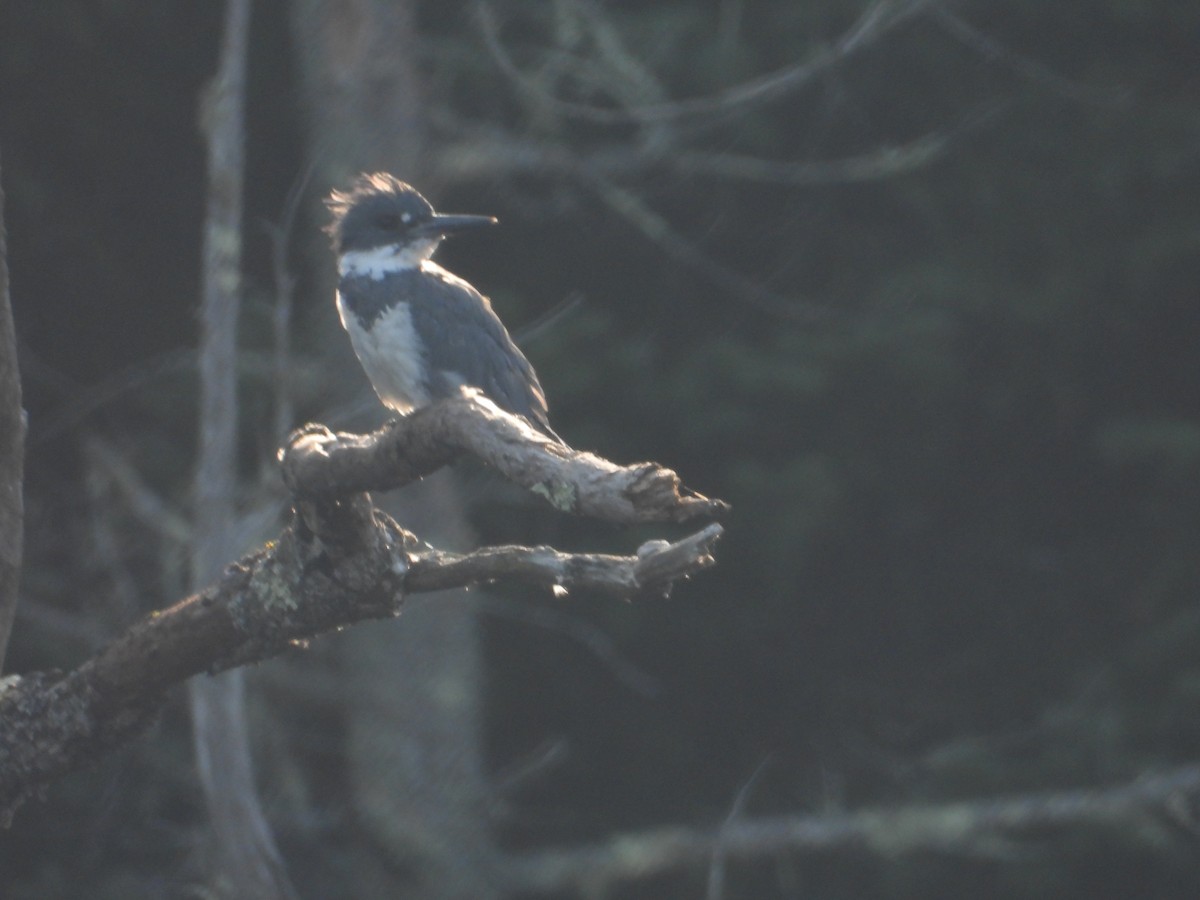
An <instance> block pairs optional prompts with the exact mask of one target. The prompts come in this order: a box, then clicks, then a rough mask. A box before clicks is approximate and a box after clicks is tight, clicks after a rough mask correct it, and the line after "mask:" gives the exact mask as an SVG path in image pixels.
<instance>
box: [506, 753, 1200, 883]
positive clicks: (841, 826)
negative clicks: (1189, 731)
mask: <svg viewBox="0 0 1200 900" xmlns="http://www.w3.org/2000/svg"><path fill="white" fill-rule="evenodd" d="M1198 793H1200V766H1196V765H1190V766H1184V767H1182V768H1178V769H1175V770H1173V771H1169V772H1165V773H1162V774H1160V775H1150V776H1145V777H1141V778H1138V779H1135V780H1133V781H1130V782H1127V783H1124V784H1119V785H1114V786H1111V787H1102V788H1083V789H1078V790H1070V791H1058V792H1050V793H1041V794H1024V795H1017V796H1014V797H1008V798H1005V799H1001V800H984V801H980V802H963V803H948V804H944V805H940V806H939V805H929V806H911V807H902V808H898V809H868V810H862V811H859V812H851V813H839V814H832V815H811V816H774V817H769V818H760V819H742V820H739V821H735V822H727V823H725V824H724V825H722V826H719V827H717V828H711V829H689V828H660V829H655V830H652V831H646V832H640V833H625V834H621V835H618V836H616V837H614V838H612V839H611V840H609V841H605V842H601V843H597V844H592V845H588V846H581V847H575V848H572V849H566V850H552V851H546V852H542V853H534V854H530V855H529V856H528V857H526V858H524V859H522V860H517V861H514V862H513V864H512V866H511V868H510V870H509V872H508V878H507V882H508V883H509V884H511V885H512V886H513V887H514V889H519V890H522V891H524V892H526V893H529V892H533V893H543V892H545V893H550V892H562V891H564V890H569V889H571V888H574V887H577V886H579V885H588V886H589V887H592V888H604V887H607V886H609V885H614V884H617V883H620V882H630V881H638V880H643V879H646V878H650V877H653V876H656V875H661V874H662V873H664V872H667V871H670V870H673V869H679V868H682V867H685V866H697V865H702V864H703V863H704V862H705V861H706V860H708V859H710V858H711V857H712V856H713V854H715V853H718V852H719V853H722V854H724V855H725V856H728V857H741V858H751V857H759V856H770V855H774V854H778V853H787V852H791V853H809V854H821V853H832V852H835V851H839V850H848V849H853V850H856V851H859V852H862V851H866V852H868V853H872V854H876V855H879V856H883V857H886V858H889V859H894V858H896V857H901V856H905V855H907V854H912V853H917V852H921V851H936V852H940V853H957V854H962V855H967V856H983V857H986V858H992V857H994V856H995V853H996V847H997V845H998V843H999V842H1002V841H1007V840H1011V839H1013V838H1019V837H1021V836H1025V835H1028V836H1029V837H1030V838H1032V839H1036V838H1037V837H1038V836H1040V835H1043V834H1044V832H1045V831H1047V830H1050V829H1058V828H1076V829H1078V828H1082V827H1086V826H1092V827H1098V828H1105V827H1107V828H1111V829H1113V830H1114V831H1117V830H1119V831H1120V833H1121V834H1122V835H1124V836H1125V837H1126V839H1129V840H1140V841H1141V842H1144V843H1147V844H1161V842H1162V840H1163V838H1164V833H1168V834H1169V833H1170V829H1169V827H1168V826H1169V823H1170V822H1171V821H1172V820H1178V821H1186V820H1187V819H1188V814H1187V813H1186V809H1187V808H1188V805H1189V803H1190V802H1191V801H1192V800H1194V798H1195V796H1196V795H1197V794H1198Z"/></svg>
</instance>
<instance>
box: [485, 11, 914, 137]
mask: <svg viewBox="0 0 1200 900" xmlns="http://www.w3.org/2000/svg"><path fill="white" fill-rule="evenodd" d="M934 2H935V0H879V2H876V3H874V4H872V5H871V6H869V7H868V8H867V10H866V11H865V12H864V13H863V14H862V16H861V17H860V18H859V20H858V21H857V22H855V23H854V25H853V26H851V28H850V29H849V30H848V31H846V33H845V34H843V35H842V36H841V37H840V38H838V40H836V41H835V42H834V43H833V44H831V45H830V46H828V47H825V48H823V49H821V50H819V51H818V52H817V53H815V54H814V55H813V57H812V58H811V59H809V60H806V61H805V62H803V63H797V64H795V65H791V66H787V67H785V68H783V69H780V70H778V71H776V72H772V73H770V74H768V75H763V76H761V77H759V78H755V79H752V80H750V81H747V82H744V83H742V84H739V85H735V86H733V87H730V88H726V89H725V90H723V91H720V92H718V93H716V94H713V95H711V96H707V97H693V98H689V99H686V100H672V101H667V102H663V103H650V104H645V105H642V106H638V107H632V108H626V109H607V108H604V107H600V106H591V105H588V104H583V103H575V102H572V101H568V100H563V99H562V98H560V97H556V96H554V95H552V94H549V93H547V92H546V91H545V90H543V89H542V87H541V86H540V85H539V84H538V83H537V82H536V81H534V80H532V79H530V78H529V77H527V76H526V75H525V74H524V73H523V72H522V71H521V69H520V67H519V66H518V65H517V64H516V62H514V61H513V59H512V57H511V56H509V54H508V52H507V51H506V50H505V48H504V44H503V42H502V41H501V40H500V24H499V22H498V21H497V19H496V16H495V13H494V12H493V11H492V9H491V7H490V6H489V5H488V4H487V3H479V4H478V7H477V9H478V10H479V16H478V18H479V23H480V30H481V32H482V34H483V38H484V42H485V44H486V45H487V48H488V51H489V52H490V53H491V54H492V58H493V59H494V60H495V62H496V65H497V66H498V67H499V68H500V70H501V72H503V73H504V75H505V76H506V77H508V78H509V79H510V80H511V81H512V82H513V84H514V85H516V86H517V87H518V88H520V89H521V90H522V91H523V92H524V93H526V94H527V95H530V96H532V97H533V98H534V99H535V100H536V102H538V103H540V104H542V105H544V106H547V107H549V108H551V109H553V110H554V111H556V112H558V113H559V114H561V115H564V116H569V117H573V118H578V119H583V120H586V121H590V122H596V123H600V124H604V125H629V124H637V123H657V122H665V121H673V120H682V119H695V118H700V117H708V118H710V119H717V118H720V117H722V116H725V115H728V114H737V115H741V114H743V113H746V112H750V111H752V110H754V109H756V108H758V107H759V106H761V105H763V104H765V103H770V102H772V101H774V100H777V99H779V98H780V97H785V96H787V95H788V94H791V93H793V92H795V91H797V90H799V89H800V88H802V87H804V86H806V85H807V84H809V83H810V82H812V81H813V80H814V79H815V78H816V77H817V76H818V75H820V74H821V73H823V72H825V71H826V70H828V69H829V68H830V67H831V66H833V65H836V64H837V63H839V62H841V61H842V60H843V59H845V58H846V57H848V56H850V55H851V54H853V53H856V52H858V51H859V50H862V49H863V48H865V47H867V46H869V45H870V44H872V43H874V42H875V41H877V40H879V39H880V38H881V37H883V36H884V35H885V34H887V33H889V32H891V31H892V30H894V29H895V28H896V27H897V26H899V25H902V24H903V23H905V22H907V21H909V20H910V19H911V18H913V17H914V16H916V15H918V14H920V13H923V12H925V10H926V9H927V8H928V7H929V6H931V5H933V3H934Z"/></svg>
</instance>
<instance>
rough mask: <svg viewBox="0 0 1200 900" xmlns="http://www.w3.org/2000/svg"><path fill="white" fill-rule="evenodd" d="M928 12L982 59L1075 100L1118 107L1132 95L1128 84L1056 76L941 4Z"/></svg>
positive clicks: (1053, 72) (1048, 69) (1043, 66)
mask: <svg viewBox="0 0 1200 900" xmlns="http://www.w3.org/2000/svg"><path fill="white" fill-rule="evenodd" d="M931 15H932V17H933V20H934V21H935V22H937V24H938V25H939V26H941V28H942V30H943V31H945V32H946V33H947V34H949V35H950V36H951V37H953V38H954V39H955V40H957V41H958V42H959V43H961V44H963V45H964V46H965V47H968V48H969V49H970V50H972V51H973V52H975V53H977V54H979V55H980V56H982V57H983V58H984V59H986V60H988V61H989V62H993V63H996V64H997V65H1002V66H1005V67H1006V68H1008V69H1009V71H1011V72H1014V73H1015V74H1016V75H1018V76H1019V77H1021V78H1024V79H1026V80H1028V81H1032V82H1034V83H1035V84H1044V85H1046V86H1047V87H1049V88H1050V90H1052V91H1054V93H1056V94H1058V95H1059V96H1061V97H1065V98H1066V99H1068V100H1071V101H1073V102H1075V103H1085V104H1088V105H1092V106H1118V107H1119V106H1125V105H1127V104H1128V103H1129V102H1130V101H1131V100H1132V98H1133V91H1132V90H1131V89H1130V88H1127V87H1120V88H1115V89H1106V88H1101V87H1095V86H1093V85H1090V84H1082V83H1080V82H1078V81H1074V80H1072V79H1070V78H1066V77H1064V76H1062V75H1059V74H1058V73H1057V72H1055V71H1054V70H1053V69H1051V68H1050V67H1049V66H1047V65H1046V64H1045V63H1042V62H1039V61H1038V60H1036V59H1030V58H1029V57H1027V56H1023V55H1021V54H1020V53H1017V52H1015V51H1013V50H1010V49H1009V48H1008V47H1005V46H1004V45H1003V44H1001V43H1000V42H999V41H997V40H996V39H995V38H993V37H990V36H989V35H987V34H984V33H983V32H982V31H980V30H979V29H978V28H976V27H975V26H974V25H972V24H971V23H970V22H968V21H966V20H965V19H963V18H962V17H961V16H958V15H956V14H955V13H953V12H951V11H950V9H948V8H947V7H946V6H944V5H938V6H935V7H934V8H933V10H932V11H931Z"/></svg>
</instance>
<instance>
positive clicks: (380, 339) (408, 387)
mask: <svg viewBox="0 0 1200 900" xmlns="http://www.w3.org/2000/svg"><path fill="white" fill-rule="evenodd" d="M337 307H338V314H339V315H340V316H341V318H342V327H343V328H345V329H346V332H347V333H348V334H349V335H350V343H351V345H352V346H353V347H354V352H355V353H357V354H358V359H359V362H361V363H362V367H363V370H364V371H365V372H366V373H367V377H368V378H369V379H371V384H372V386H373V387H374V388H375V393H376V394H378V395H379V399H380V400H382V401H383V404H384V406H387V407H388V408H390V409H394V410H395V411H396V412H398V413H408V412H411V411H412V410H414V409H416V408H418V407H421V406H426V405H427V404H428V403H429V390H428V387H427V385H426V382H425V378H424V373H425V348H424V346H423V345H422V343H421V339H420V337H418V335H417V332H416V329H414V328H413V321H412V314H411V313H410V312H409V309H408V304H407V303H398V304H396V306H395V307H393V308H392V309H390V310H388V311H387V312H385V313H384V314H383V315H382V316H380V317H379V318H378V319H376V320H375V321H374V322H373V323H372V326H371V330H370V331H366V330H365V329H363V327H362V326H361V325H359V323H358V319H357V317H355V316H354V314H353V313H351V312H350V311H349V310H347V309H346V307H345V304H344V303H343V302H342V295H341V292H340V291H339V292H338V296H337Z"/></svg>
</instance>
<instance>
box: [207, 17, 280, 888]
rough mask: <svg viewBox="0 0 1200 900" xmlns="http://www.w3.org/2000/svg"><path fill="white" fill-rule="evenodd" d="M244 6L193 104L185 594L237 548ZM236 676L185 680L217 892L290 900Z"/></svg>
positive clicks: (228, 26) (229, 22) (228, 20)
mask: <svg viewBox="0 0 1200 900" xmlns="http://www.w3.org/2000/svg"><path fill="white" fill-rule="evenodd" d="M249 32H250V0H228V3H227V6H226V16H225V29H224V37H223V40H222V44H221V54H220V62H219V64H218V69H217V74H216V76H215V77H214V78H213V80H212V82H211V83H210V85H209V87H208V90H207V93H206V94H205V96H204V97H203V98H202V106H201V111H200V124H201V128H202V130H203V132H204V136H205V138H206V141H207V146H208V205H207V209H206V211H205V222H204V247H203V257H202V259H203V270H202V274H201V278H202V288H201V293H202V296H201V303H200V325H201V331H200V354H199V369H200V427H199V435H200V447H199V455H198V458H197V463H196V472H195V486H194V497H195V528H194V530H193V534H192V538H191V587H192V590H193V591H198V590H200V589H201V588H202V587H203V586H204V585H206V584H208V583H210V582H211V581H213V580H214V579H215V578H216V577H217V576H218V575H219V574H220V572H221V569H222V568H223V567H224V566H225V565H226V564H227V563H228V562H229V560H231V559H234V558H236V557H237V555H238V554H239V552H240V551H241V550H242V549H243V547H242V546H241V541H240V540H239V535H241V534H242V529H241V528H239V527H238V526H239V522H238V510H237V507H236V505H235V502H234V500H235V496H236V491H237V481H238V475H237V469H238V467H237V422H238V399H237V372H238V365H237V362H238V359H237V354H238V348H237V323H238V311H239V308H240V292H241V289H242V288H241V251H242V194H243V189H244V181H245V175H244V172H245V158H244V157H245V149H244V145H245V126H244V121H243V120H244V117H245V92H246V63H247V44H248V40H249ZM245 691H246V687H245V675H244V673H243V671H242V670H241V669H235V670H233V671H231V672H228V673H226V674H224V675H221V676H218V677H214V678H194V679H192V680H191V681H190V682H188V694H189V698H190V701H191V710H192V727H193V732H194V743H195V748H196V765H197V770H198V773H199V776H200V783H201V785H202V787H203V789H204V797H205V801H206V806H207V809H208V815H209V821H210V823H211V824H212V828H213V836H214V842H215V845H216V859H217V866H216V871H217V875H218V878H217V883H216V884H217V889H218V890H219V891H220V892H221V893H222V894H224V895H227V896H230V897H245V898H254V900H259V898H261V900H273V898H279V897H290V896H294V892H293V890H292V888H291V885H290V884H289V883H288V878H287V873H286V871H285V869H284V866H283V862H282V860H281V858H280V855H279V850H278V849H277V848H276V846H275V839H274V837H273V836H272V834H271V828H270V826H269V825H268V824H267V820H266V817H265V816H264V815H263V811H262V808H261V806H260V804H259V801H258V794H257V791H256V789H255V783H254V772H253V765H252V761H251V754H250V738H249V733H248V730H247V723H246V701H245Z"/></svg>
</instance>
